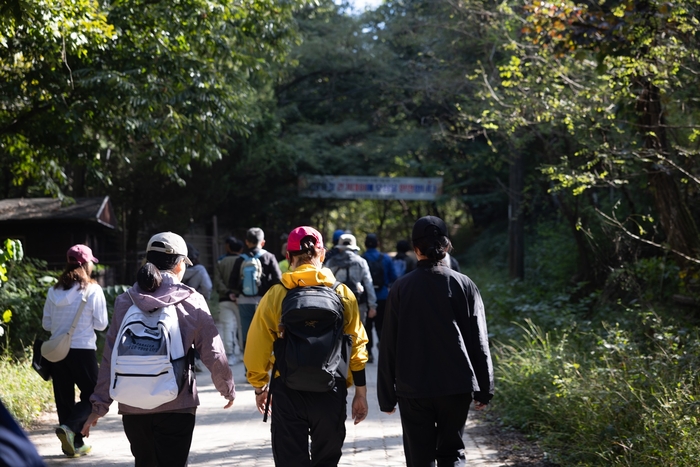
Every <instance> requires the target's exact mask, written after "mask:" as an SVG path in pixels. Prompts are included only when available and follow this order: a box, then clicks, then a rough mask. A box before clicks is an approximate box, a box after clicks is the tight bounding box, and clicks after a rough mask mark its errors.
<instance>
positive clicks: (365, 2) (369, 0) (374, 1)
mask: <svg viewBox="0 0 700 467" xmlns="http://www.w3.org/2000/svg"><path fill="white" fill-rule="evenodd" d="M347 2H348V3H349V4H350V7H351V8H352V13H353V14H360V13H362V12H363V11H365V10H367V9H369V10H374V9H375V8H377V7H378V6H379V5H381V4H382V0H347ZM335 3H336V5H340V4H341V3H343V1H342V0H335Z"/></svg>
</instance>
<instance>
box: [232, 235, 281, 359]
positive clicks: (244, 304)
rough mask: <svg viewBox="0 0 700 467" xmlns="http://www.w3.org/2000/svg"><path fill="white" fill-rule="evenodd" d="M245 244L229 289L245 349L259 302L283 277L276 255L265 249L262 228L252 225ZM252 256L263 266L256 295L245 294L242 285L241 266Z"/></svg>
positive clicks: (236, 263) (237, 260) (233, 269)
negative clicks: (236, 309)
mask: <svg viewBox="0 0 700 467" xmlns="http://www.w3.org/2000/svg"><path fill="white" fill-rule="evenodd" d="M245 244H246V247H247V248H246V250H245V252H244V253H243V254H242V255H241V256H239V257H238V259H236V262H235V263H233V268H232V269H231V276H229V289H231V293H230V294H229V298H230V299H231V300H232V301H234V302H236V303H237V304H238V310H239V313H240V315H241V323H240V325H241V333H242V335H243V348H244V349H245V343H246V340H247V339H248V329H249V328H250V323H251V322H252V321H253V316H254V315H255V310H256V309H257V307H258V303H260V300H261V299H262V297H263V295H265V292H267V291H268V290H270V287H272V286H273V285H275V284H279V282H280V279H281V278H282V271H280V267H279V264H278V263H277V258H276V257H275V255H274V254H272V253H270V252H269V251H266V250H263V247H264V246H265V233H264V232H263V230H262V229H261V228H259V227H251V228H250V229H248V231H247V232H246V235H245ZM252 257H256V258H257V259H258V260H259V261H260V266H261V268H262V271H261V275H260V284H259V287H258V290H257V293H256V294H255V295H245V294H244V293H243V287H242V280H243V271H242V270H241V267H242V266H243V262H244V261H245V260H246V259H247V258H252Z"/></svg>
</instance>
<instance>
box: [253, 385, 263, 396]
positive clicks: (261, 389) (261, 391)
mask: <svg viewBox="0 0 700 467" xmlns="http://www.w3.org/2000/svg"><path fill="white" fill-rule="evenodd" d="M253 392H255V395H256V396H259V395H260V394H262V393H263V392H265V388H264V387H262V388H260V392H258V391H255V390H253Z"/></svg>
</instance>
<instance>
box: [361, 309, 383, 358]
mask: <svg viewBox="0 0 700 467" xmlns="http://www.w3.org/2000/svg"><path fill="white" fill-rule="evenodd" d="M385 309H386V300H377V315H376V316H375V317H374V318H367V319H366V320H365V330H366V331H367V339H368V340H369V342H367V352H368V353H369V354H370V355H372V347H374V338H373V337H372V328H374V329H376V330H377V342H379V340H380V339H381V338H382V325H383V324H384V310H385Z"/></svg>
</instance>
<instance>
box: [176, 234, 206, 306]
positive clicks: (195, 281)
mask: <svg viewBox="0 0 700 467" xmlns="http://www.w3.org/2000/svg"><path fill="white" fill-rule="evenodd" d="M187 257H188V258H189V260H190V262H191V263H192V266H187V269H185V275H184V276H182V283H183V284H185V285H189V286H190V287H192V288H193V289H194V290H196V291H197V292H199V293H201V294H202V296H203V297H204V298H205V299H207V300H209V299H210V298H211V291H212V288H213V285H212V283H211V277H209V273H208V272H207V268H205V267H204V265H203V264H201V263H200V262H199V250H198V249H197V248H195V246H194V245H192V244H191V243H188V244H187Z"/></svg>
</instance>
